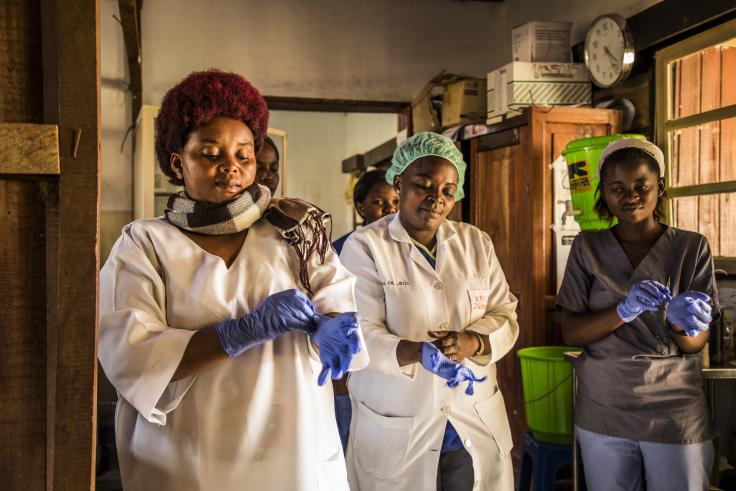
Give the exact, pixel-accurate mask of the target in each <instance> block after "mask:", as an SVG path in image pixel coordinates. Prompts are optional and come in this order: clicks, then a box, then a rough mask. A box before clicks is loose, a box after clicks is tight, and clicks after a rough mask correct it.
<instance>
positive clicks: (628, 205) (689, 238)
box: [557, 139, 716, 491]
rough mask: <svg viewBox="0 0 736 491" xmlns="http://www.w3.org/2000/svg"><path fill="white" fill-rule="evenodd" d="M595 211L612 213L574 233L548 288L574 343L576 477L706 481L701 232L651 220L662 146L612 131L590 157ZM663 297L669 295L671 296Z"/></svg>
mask: <svg viewBox="0 0 736 491" xmlns="http://www.w3.org/2000/svg"><path fill="white" fill-rule="evenodd" d="M599 175H600V184H599V187H598V192H599V197H598V201H597V202H596V205H595V207H596V211H597V212H598V214H599V215H600V216H601V217H602V218H604V219H609V220H611V219H612V218H613V217H615V218H617V219H618V225H616V226H615V227H613V228H611V229H609V230H601V231H597V232H583V233H581V234H580V235H578V236H577V237H576V238H575V241H574V242H573V246H572V250H571V252H570V257H569V259H568V262H567V269H566V270H565V277H564V280H563V282H562V286H561V288H560V291H559V293H558V295H557V305H558V307H559V308H561V310H562V334H563V337H564V339H565V342H566V343H567V344H571V345H576V346H583V348H584V352H583V354H582V355H581V356H580V358H579V359H578V360H577V361H576V363H575V370H576V373H577V376H578V380H579V386H578V394H577V397H576V401H575V432H576V437H577V439H578V441H579V442H580V447H581V450H582V457H583V464H584V467H585V479H586V482H587V484H588V489H591V490H595V491H609V490H610V491H625V490H626V491H628V490H638V489H642V479H641V476H642V474H643V475H644V477H645V479H646V487H647V489H652V490H707V489H708V476H709V473H710V469H711V466H712V465H713V453H714V452H713V445H712V443H711V438H712V437H713V432H712V428H711V421H710V417H709V415H708V411H707V408H706V404H705V397H704V396H703V389H702V381H701V374H700V371H701V368H702V364H701V361H700V357H699V356H698V355H697V353H698V352H700V351H701V350H702V349H703V347H704V346H705V345H706V343H707V341H708V337H709V334H708V332H709V331H708V329H709V323H710V322H711V306H710V305H709V302H710V300H711V298H715V297H716V295H715V292H716V288H715V280H714V276H713V258H712V257H711V252H710V247H709V246H708V241H707V240H706V238H705V237H703V236H702V235H700V234H698V233H695V232H687V231H684V230H678V229H676V228H672V227H668V226H667V225H664V224H662V223H660V220H661V219H662V216H663V213H662V211H663V199H664V179H663V176H664V156H663V155H662V151H661V150H660V149H659V148H658V147H657V146H656V145H654V144H652V143H649V142H645V141H641V140H637V139H621V140H617V141H615V142H612V143H610V144H609V145H608V146H607V147H606V149H605V150H604V151H603V154H602V155H601V158H600V164H599ZM672 297H674V298H672Z"/></svg>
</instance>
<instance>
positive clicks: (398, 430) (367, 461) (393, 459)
mask: <svg viewBox="0 0 736 491" xmlns="http://www.w3.org/2000/svg"><path fill="white" fill-rule="evenodd" d="M357 406H358V415H357V416H358V418H357V420H356V424H355V436H354V437H353V438H351V441H352V451H353V453H354V455H355V456H356V460H357V462H359V464H360V466H361V467H362V468H363V469H364V470H365V471H366V472H369V473H371V474H374V475H376V476H378V477H383V478H392V477H395V476H396V475H397V474H399V473H401V472H402V470H403V469H404V462H405V461H406V452H407V449H408V447H409V440H410V439H411V435H412V431H413V429H414V418H413V417H400V416H382V415H380V414H378V413H376V412H375V411H373V410H372V409H371V408H369V407H368V406H366V405H365V404H364V403H362V402H358V405H357Z"/></svg>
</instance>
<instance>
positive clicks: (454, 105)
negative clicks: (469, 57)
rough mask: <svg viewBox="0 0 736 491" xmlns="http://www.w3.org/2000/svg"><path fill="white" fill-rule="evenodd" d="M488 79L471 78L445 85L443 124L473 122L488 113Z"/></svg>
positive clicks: (453, 124)
mask: <svg viewBox="0 0 736 491" xmlns="http://www.w3.org/2000/svg"><path fill="white" fill-rule="evenodd" d="M486 105H487V103H486V80H485V79H482V78H470V79H467V80H460V81H459V82H455V83H451V84H449V85H448V86H447V87H445V93H444V94H443V97H442V126H445V127H447V126H455V125H459V124H466V123H473V122H476V121H478V120H479V119H482V118H483V116H484V115H485V113H486Z"/></svg>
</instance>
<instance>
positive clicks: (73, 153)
mask: <svg viewBox="0 0 736 491" xmlns="http://www.w3.org/2000/svg"><path fill="white" fill-rule="evenodd" d="M49 4H53V5H49ZM47 7H48V8H52V10H53V11H55V12H56V16H55V18H54V19H53V20H51V21H50V22H53V26H51V27H52V29H51V32H55V33H56V42H55V45H56V49H55V55H56V60H55V63H54V64H49V66H56V70H57V72H56V73H55V74H44V77H46V76H48V77H49V78H50V80H53V79H56V80H57V81H58V121H53V120H51V121H49V120H47V121H46V122H47V123H55V124H58V126H59V157H60V170H61V173H60V177H59V180H58V208H56V209H57V210H58V215H55V214H53V213H52V215H51V216H47V219H48V220H49V223H48V224H47V226H48V227H49V228H47V235H48V236H51V237H57V238H58V239H56V242H57V248H56V250H55V251H51V256H49V257H47V263H48V267H47V277H48V278H49V280H50V281H51V282H53V283H52V284H49V285H47V292H48V294H49V295H51V296H52V297H53V296H56V297H58V304H57V308H56V309H53V308H52V307H50V308H49V314H53V315H51V316H50V321H51V322H54V321H55V324H54V325H49V326H48V331H49V332H48V335H47V336H48V338H47V342H48V346H49V348H50V349H54V348H55V349H56V353H50V354H49V357H48V363H49V365H50V366H49V374H50V375H51V374H53V375H54V376H55V383H54V384H49V387H50V390H53V387H56V388H58V391H59V392H58V395H57V396H56V397H55V400H53V402H55V411H54V413H53V419H50V420H49V421H50V423H51V422H53V428H49V432H50V433H51V435H50V437H49V438H53V439H54V441H53V447H52V449H53V456H52V457H53V459H54V462H53V474H52V475H50V476H48V482H47V489H54V490H55V491H64V490H70V491H71V490H85V489H86V490H90V489H94V479H95V446H96V441H97V434H96V418H97V412H96V391H97V297H98V284H99V283H98V282H99V279H98V271H99V250H98V243H99V214H98V208H99V195H100V140H101V134H100V43H99V41H100V40H99V0H45V2H44V8H47ZM49 41H51V40H49ZM49 85H51V84H49ZM50 97H51V98H53V97H52V96H50ZM48 115H53V111H52V112H50V113H47V116H48ZM51 191H52V193H51V194H53V191H55V189H52V190H51ZM56 199H57V197H56V196H51V197H50V201H52V202H53V201H55V200H56ZM51 211H52V212H53V211H54V210H51ZM57 220H58V221H57ZM54 231H56V234H54ZM51 268H54V269H55V270H56V271H55V272H54V271H51ZM54 273H56V274H54ZM54 355H55V356H54ZM54 364H55V366H51V365H54ZM50 397H51V396H50Z"/></svg>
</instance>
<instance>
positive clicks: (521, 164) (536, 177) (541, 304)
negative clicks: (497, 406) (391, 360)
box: [466, 107, 621, 456]
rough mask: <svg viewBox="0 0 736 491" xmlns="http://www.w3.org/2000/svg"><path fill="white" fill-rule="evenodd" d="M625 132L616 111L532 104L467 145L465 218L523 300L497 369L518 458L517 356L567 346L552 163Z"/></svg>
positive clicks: (520, 414) (521, 414) (519, 403)
mask: <svg viewBox="0 0 736 491" xmlns="http://www.w3.org/2000/svg"><path fill="white" fill-rule="evenodd" d="M620 127H621V116H620V113H619V112H618V111H613V110H607V109H582V108H564V107H554V108H551V109H550V108H539V107H532V108H529V109H527V110H526V111H525V112H524V113H523V115H521V116H519V117H515V118H512V119H509V120H507V121H504V122H503V123H499V124H497V125H494V126H491V127H489V130H490V133H489V134H486V135H483V136H480V137H477V138H474V139H472V140H470V169H469V172H468V180H469V183H468V186H467V187H466V189H468V190H469V193H468V196H467V199H468V200H469V203H468V204H467V205H466V206H467V215H468V216H467V217H466V218H467V219H468V221H470V223H472V224H473V225H475V226H477V227H479V228H480V229H482V230H484V231H485V232H487V233H488V234H489V235H490V236H491V238H492V240H493V243H494V246H495V249H496V255H497V256H498V259H499V261H500V263H501V266H502V267H503V270H504V273H505V274H506V279H507V281H508V283H509V286H510V288H511V291H512V292H513V294H514V295H515V296H516V297H517V298H518V299H519V306H518V310H517V312H518V316H519V326H520V332H519V339H518V341H517V343H516V345H515V347H514V349H513V350H512V351H511V352H510V353H509V354H508V355H506V356H505V357H504V358H503V359H502V360H500V361H499V363H498V365H497V368H498V381H499V385H500V387H501V391H502V392H503V395H504V398H505V400H506V408H507V411H508V415H509V420H510V423H511V431H512V434H513V437H514V447H515V449H514V455H515V456H516V455H518V452H519V450H520V448H521V442H522V438H523V435H524V433H525V432H526V431H527V426H526V422H525V419H524V402H523V400H524V398H523V394H522V385H521V369H520V365H519V361H518V358H517V356H516V351H517V350H518V349H520V348H524V347H527V346H540V345H555V344H557V345H559V344H563V343H562V337H561V335H560V329H559V322H558V321H557V316H556V311H555V310H554V301H555V293H556V291H555V290H556V282H555V278H556V271H555V257H554V250H553V247H554V236H553V231H552V229H551V225H552V213H553V209H554V207H553V202H552V199H553V197H552V191H553V189H552V186H553V173H552V169H551V168H550V164H551V163H552V162H553V161H554V160H555V159H556V158H557V157H558V156H559V155H560V154H561V153H562V150H563V149H564V148H565V146H566V145H567V144H568V142H570V141H572V140H576V139H579V138H585V137H590V136H599V135H607V134H612V133H616V132H619V131H620Z"/></svg>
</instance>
